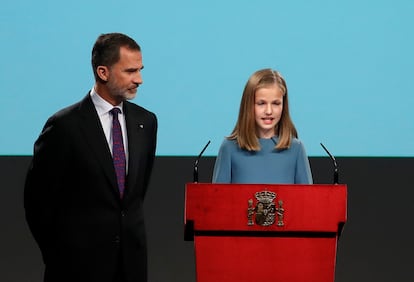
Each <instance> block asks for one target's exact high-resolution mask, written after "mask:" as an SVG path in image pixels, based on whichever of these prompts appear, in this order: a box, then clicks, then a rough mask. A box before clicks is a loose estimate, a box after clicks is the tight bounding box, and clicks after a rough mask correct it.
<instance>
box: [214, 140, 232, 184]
mask: <svg viewBox="0 0 414 282" xmlns="http://www.w3.org/2000/svg"><path fill="white" fill-rule="evenodd" d="M228 145H229V141H228V140H224V141H223V143H222V144H221V146H220V149H219V152H218V155H217V158H216V162H215V164H214V170H213V180H212V182H213V183H231V151H230V149H229V146H228Z"/></svg>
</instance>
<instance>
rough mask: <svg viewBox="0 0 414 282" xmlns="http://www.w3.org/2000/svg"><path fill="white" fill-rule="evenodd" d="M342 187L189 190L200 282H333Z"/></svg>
mask: <svg viewBox="0 0 414 282" xmlns="http://www.w3.org/2000/svg"><path fill="white" fill-rule="evenodd" d="M346 193H347V191H346V186H345V185H265V184H241V185H240V184H209V183H200V184H196V183H191V184H187V185H186V199H185V200H186V203H185V236H186V238H185V239H186V240H194V248H195V262H196V275H197V282H207V281H208V282H211V281H221V282H233V281H234V282H236V281H237V282H243V281H249V282H251V281H284V282H302V281H307V282H309V281H315V282H333V281H334V277H335V262H336V249H337V240H338V236H339V234H340V232H341V228H342V226H343V225H344V224H345V222H346V198H347V197H346Z"/></svg>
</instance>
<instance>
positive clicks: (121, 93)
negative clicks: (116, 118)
mask: <svg viewBox="0 0 414 282" xmlns="http://www.w3.org/2000/svg"><path fill="white" fill-rule="evenodd" d="M107 87H108V88H109V91H110V93H111V95H112V96H114V97H118V98H122V100H123V101H125V100H132V99H134V98H135V97H136V95H137V89H135V92H134V93H131V92H130V90H129V89H121V88H119V87H117V86H116V85H114V83H112V82H108V84H107Z"/></svg>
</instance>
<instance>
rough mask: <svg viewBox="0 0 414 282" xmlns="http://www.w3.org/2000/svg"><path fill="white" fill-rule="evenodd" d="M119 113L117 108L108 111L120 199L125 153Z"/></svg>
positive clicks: (123, 179)
mask: <svg viewBox="0 0 414 282" xmlns="http://www.w3.org/2000/svg"><path fill="white" fill-rule="evenodd" d="M120 112H121V110H120V109H118V108H113V109H112V110H110V113H111V114H112V116H113V118H112V158H113V160H114V167H115V172H116V177H117V180H118V188H119V194H120V196H121V198H122V197H123V195H124V190H125V175H126V173H125V166H126V161H125V151H124V140H123V138H122V130H121V125H120V123H119V120H118V114H119V113H120Z"/></svg>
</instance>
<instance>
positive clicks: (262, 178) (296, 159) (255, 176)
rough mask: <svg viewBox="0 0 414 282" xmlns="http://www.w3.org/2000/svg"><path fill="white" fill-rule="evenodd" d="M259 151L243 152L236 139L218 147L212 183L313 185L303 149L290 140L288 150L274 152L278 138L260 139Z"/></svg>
mask: <svg viewBox="0 0 414 282" xmlns="http://www.w3.org/2000/svg"><path fill="white" fill-rule="evenodd" d="M259 142H260V146H261V150H260V151H256V152H255V151H251V152H249V151H247V150H242V149H240V147H239V146H238V144H237V141H236V140H228V139H225V140H224V141H223V143H222V144H221V147H220V150H219V153H218V156H217V159H216V163H215V165H214V171H213V179H212V182H213V183H250V184H312V183H313V180H312V173H311V169H310V165H309V159H308V157H307V155H306V151H305V147H304V145H303V143H302V142H301V141H299V140H298V139H296V138H293V139H292V143H291V146H290V148H289V149H286V150H276V149H275V144H277V142H278V138H277V137H276V136H275V137H272V138H269V139H264V138H260V139H259Z"/></svg>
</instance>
